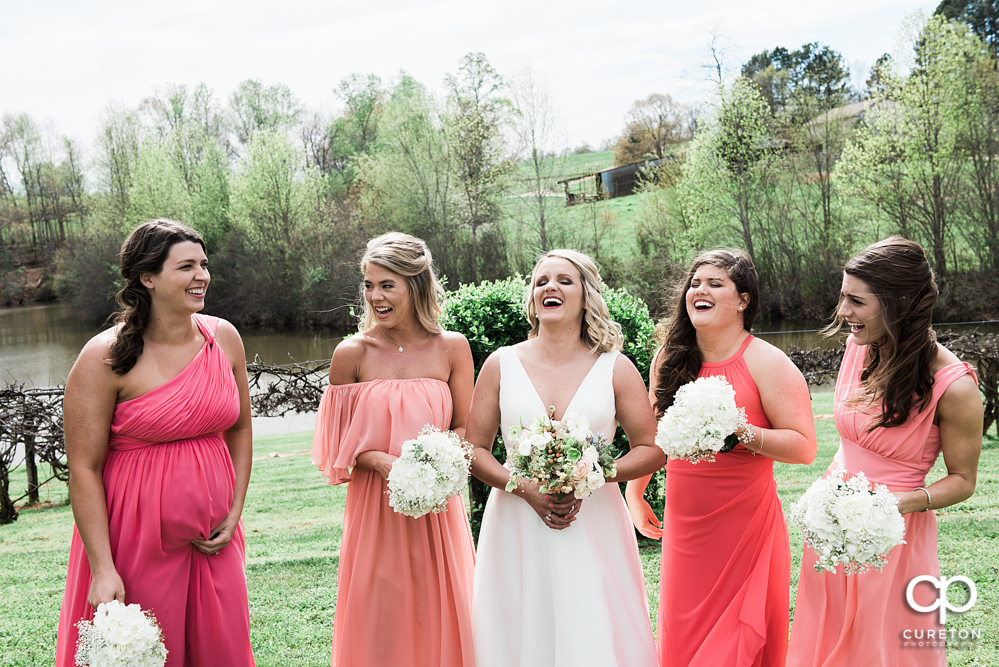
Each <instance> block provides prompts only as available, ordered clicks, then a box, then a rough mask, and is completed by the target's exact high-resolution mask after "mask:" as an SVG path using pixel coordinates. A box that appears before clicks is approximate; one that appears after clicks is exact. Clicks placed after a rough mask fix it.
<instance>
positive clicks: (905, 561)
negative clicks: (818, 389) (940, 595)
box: [787, 336, 975, 667]
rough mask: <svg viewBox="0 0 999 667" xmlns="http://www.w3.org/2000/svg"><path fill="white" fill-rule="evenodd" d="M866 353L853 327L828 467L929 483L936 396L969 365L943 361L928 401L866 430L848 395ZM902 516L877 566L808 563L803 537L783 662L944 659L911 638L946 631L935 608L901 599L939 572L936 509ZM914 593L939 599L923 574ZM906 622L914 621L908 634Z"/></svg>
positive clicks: (903, 486)
mask: <svg viewBox="0 0 999 667" xmlns="http://www.w3.org/2000/svg"><path fill="white" fill-rule="evenodd" d="M866 355H867V346H866V345H857V344H855V343H854V342H853V337H852V336H851V337H850V338H849V339H848V340H847V344H846V354H845V355H844V357H843V364H842V366H840V371H839V378H838V379H837V381H836V394H835V397H834V401H835V403H834V411H835V415H836V428H837V430H839V434H840V445H839V451H838V452H837V453H836V456H835V457H834V459H833V463H832V466H830V468H832V467H834V466H835V465H836V464H837V463H841V464H843V467H844V468H846V469H847V471H849V472H851V473H858V472H861V471H863V472H864V474H865V475H866V476H867V479H868V480H870V481H871V483H876V484H884V485H886V486H887V487H888V489H889V490H891V491H911V490H913V489H914V488H916V487H919V486H926V473H927V472H929V470H930V468H932V467H933V464H934V462H935V461H936V460H937V456H938V455H939V454H940V429H939V427H937V426H935V425H934V424H933V417H934V415H935V413H936V406H937V402H938V401H939V400H940V397H941V396H943V393H944V392H945V391H947V388H948V387H949V386H950V385H951V383H952V382H954V380H957V379H958V378H960V377H962V376H964V375H966V374H971V375H974V373H975V371H974V367H973V366H971V365H970V364H967V363H964V362H959V363H955V364H951V365H950V366H946V367H944V368H941V369H940V370H939V371H937V373H936V375H935V376H934V381H933V394H932V398H931V400H930V403H929V405H928V406H927V407H926V408H924V409H923V410H922V411H921V412H919V413H916V414H914V415H911V417H910V419H909V422H908V423H906V424H904V425H902V426H896V427H893V428H876V429H874V430H873V431H871V432H868V431H867V428H866V424H867V421H868V419H869V418H870V417H869V415H868V414H865V412H864V411H862V410H858V409H856V408H854V407H852V406H850V405H847V403H846V401H847V400H848V399H849V398H850V397H851V396H853V395H854V394H856V392H858V391H859V390H860V386H861V381H860V374H861V372H863V370H864V359H865V357H866ZM827 474H828V473H827ZM903 518H904V519H905V544H900V545H899V546H897V547H895V548H894V549H892V550H891V551H890V552H888V563H887V564H886V565H885V567H884V570H883V571H881V572H877V571H871V572H866V573H864V574H855V575H850V576H847V575H845V574H843V573H842V569H840V570H839V571H838V572H836V573H835V574H833V573H828V572H822V573H819V572H816V571H815V568H814V565H815V561H816V560H817V557H816V555H815V552H813V551H812V550H811V549H810V548H808V547H807V546H806V547H805V553H804V556H803V557H802V560H801V577H800V579H799V582H798V597H797V602H796V603H795V606H794V627H793V628H792V629H791V646H790V649H789V651H788V659H787V664H788V665H789V666H794V667H854V666H856V665H860V666H862V667H924V666H929V665H938V666H941V667H942V666H943V665H946V664H947V656H946V652H945V649H944V647H943V646H941V645H939V642H926V641H924V642H920V641H918V640H917V639H916V638H915V637H916V636H917V635H918V636H921V637H923V638H924V639H925V638H926V637H927V634H926V632H927V631H932V632H933V634H934V636H935V635H936V634H937V633H938V632H942V631H943V626H941V625H939V624H938V622H937V620H938V616H937V614H936V613H921V612H916V611H913V610H912V609H910V608H909V605H908V603H907V602H906V599H905V591H906V588H907V586H908V584H909V581H911V580H912V579H913V578H914V577H917V576H919V575H930V576H933V577H939V576H940V564H939V561H938V560H937V518H936V515H935V514H934V513H933V512H932V511H930V512H913V513H910V514H906V515H904V517H903ZM953 574H961V573H953ZM913 597H914V598H915V601H916V603H917V604H919V605H921V606H928V605H929V604H931V603H932V602H934V601H935V600H936V599H937V590H936V589H935V588H934V587H932V586H931V585H930V584H927V583H923V584H919V585H918V586H916V587H915V588H914V589H913ZM906 630H909V631H910V632H909V633H908V634H909V635H910V638H908V639H907V638H906V636H905V634H906ZM917 631H918V632H917ZM920 643H922V644H923V645H922V646H920V645H919V644H920ZM933 643H936V644H937V645H936V646H934V645H932V644H933Z"/></svg>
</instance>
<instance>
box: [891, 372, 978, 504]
mask: <svg viewBox="0 0 999 667" xmlns="http://www.w3.org/2000/svg"><path fill="white" fill-rule="evenodd" d="M982 415H983V410H982V396H981V394H980V393H979V392H978V383H977V382H975V378H974V377H973V376H971V375H965V376H963V377H960V378H958V379H957V380H954V382H953V383H952V384H951V385H950V386H949V387H947V391H945V392H944V394H943V396H941V397H940V401H939V402H938V403H937V414H936V417H937V423H938V424H939V426H940V445H941V449H942V451H943V459H944V464H945V465H946V466H947V475H946V476H945V477H943V478H942V479H940V480H938V481H937V482H935V483H933V484H931V485H930V486H928V487H927V492H928V495H927V493H923V491H920V490H915V491H908V492H905V493H896V494H895V495H896V496H897V497H898V499H899V503H898V511H899V512H901V513H902V514H907V513H909V512H920V511H922V510H925V509H940V508H942V507H949V506H951V505H955V504H957V503H959V502H961V501H962V500H967V499H968V498H970V497H971V495H972V494H973V493H974V492H975V484H976V482H977V479H978V457H979V456H980V455H981V453H982V419H983V416H982ZM930 497H932V499H933V501H932V502H927V501H928V500H929V498H930Z"/></svg>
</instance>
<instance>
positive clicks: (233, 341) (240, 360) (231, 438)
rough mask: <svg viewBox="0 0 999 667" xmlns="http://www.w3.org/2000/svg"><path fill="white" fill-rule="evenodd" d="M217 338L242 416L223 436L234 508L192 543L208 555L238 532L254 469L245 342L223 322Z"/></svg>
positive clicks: (216, 551) (220, 324)
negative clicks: (232, 479)
mask: <svg viewBox="0 0 999 667" xmlns="http://www.w3.org/2000/svg"><path fill="white" fill-rule="evenodd" d="M215 339H216V340H217V341H218V343H219V345H221V346H222V351H223V352H225V356H226V359H228V360H229V363H230V365H231V366H232V374H233V377H234V378H235V380H236V388H237V390H238V392H239V417H238V418H237V419H236V423H235V424H233V425H232V426H231V427H229V429H228V430H227V431H225V432H224V433H223V434H222V439H223V440H225V444H226V448H227V449H228V450H229V457H230V458H231V459H232V467H233V469H234V470H235V473H236V482H235V484H234V486H233V497H232V506H231V507H230V508H229V514H228V515H227V516H226V517H225V518H224V519H222V521H221V522H220V523H219V524H218V525H217V526H213V527H212V532H211V534H210V535H205V537H204V539H200V540H192V541H191V543H192V544H194V547H195V548H196V549H197V550H198V551H200V552H201V553H204V554H214V553H218V552H219V551H220V550H221V549H223V548H224V547H225V546H226V545H227V544H229V541H230V540H231V539H232V536H233V535H235V533H236V527H237V526H238V525H239V518H240V517H241V516H242V515H243V503H244V502H245V501H246V489H247V487H249V485H250V469H251V468H252V466H253V421H252V418H251V415H250V386H249V381H248V379H247V377H246V352H245V351H244V349H243V339H242V338H240V337H239V332H238V331H236V327H234V326H232V325H231V324H229V322H227V321H225V320H222V319H220V320H219V323H218V328H217V329H216V331H215Z"/></svg>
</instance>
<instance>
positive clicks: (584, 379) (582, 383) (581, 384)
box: [509, 347, 609, 421]
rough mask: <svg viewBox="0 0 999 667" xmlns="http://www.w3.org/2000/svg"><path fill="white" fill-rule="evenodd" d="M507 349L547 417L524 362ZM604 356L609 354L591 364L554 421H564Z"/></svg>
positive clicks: (552, 416)
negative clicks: (580, 391)
mask: <svg viewBox="0 0 999 667" xmlns="http://www.w3.org/2000/svg"><path fill="white" fill-rule="evenodd" d="M509 349H510V354H512V355H513V356H514V358H515V359H516V360H517V365H518V366H520V370H521V372H522V373H523V374H524V377H525V378H527V384H529V385H531V390H532V391H533V392H534V396H535V398H537V399H538V403H539V404H540V405H541V409H542V412H544V414H546V415H548V414H549V413H548V406H547V405H545V402H544V400H543V399H542V398H541V394H539V393H538V388H537V387H535V386H534V381H533V380H531V376H530V374H529V373H528V372H527V368H526V367H525V366H524V362H523V361H521V359H520V355H519V354H517V351H516V350H514V349H513V348H512V347H511V348H509ZM605 354H609V353H608V352H603V353H601V354H600V355H599V356H598V357H597V360H596V361H594V362H593V365H592V366H590V370H588V371H586V375H584V376H583V379H582V380H581V381H580V383H579V386H577V387H576V391H575V392H573V394H572V398H571V399H569V402H568V403H567V404H566V406H565V410H563V411H562V415H561V416H560V417H559V419H557V420H556V421H561V420H562V419H565V416H566V415H567V414H569V408H571V407H572V405H573V403H575V402H576V397H577V396H579V390H580V389H582V388H583V385H584V384H586V381H587V380H589V379H590V376H591V375H593V370H594V369H595V368H596V367H597V364H599V363H600V360H601V359H602V358H603V356H604V355H605ZM556 407H557V406H556ZM550 418H551V419H555V416H554V415H550Z"/></svg>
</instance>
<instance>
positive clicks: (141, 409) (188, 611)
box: [56, 315, 254, 667]
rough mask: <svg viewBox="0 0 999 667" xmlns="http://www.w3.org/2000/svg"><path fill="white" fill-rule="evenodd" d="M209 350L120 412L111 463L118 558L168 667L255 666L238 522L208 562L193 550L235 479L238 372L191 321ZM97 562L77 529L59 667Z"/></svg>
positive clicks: (111, 517) (66, 658)
mask: <svg viewBox="0 0 999 667" xmlns="http://www.w3.org/2000/svg"><path fill="white" fill-rule="evenodd" d="M194 319H195V321H196V322H197V324H198V327H199V328H200V330H201V333H202V335H204V337H205V344H204V345H203V346H202V348H201V350H200V351H199V352H198V354H197V355H196V356H195V357H194V359H193V360H192V361H191V363H190V364H188V365H187V367H186V368H185V369H184V370H183V371H181V372H180V374H179V375H177V376H176V377H175V378H173V379H172V380H170V381H168V382H166V383H165V384H162V385H160V386H159V387H157V388H155V389H153V390H152V391H149V392H147V393H145V394H143V395H142V396H139V397H138V398H134V399H132V400H129V401H124V402H122V403H119V404H118V405H117V406H115V411H114V417H113V419H112V421H111V435H110V438H109V441H108V452H107V456H106V457H105V459H104V493H105V495H106V497H107V508H108V531H109V537H110V542H111V556H112V558H113V559H114V565H115V568H116V569H117V571H118V574H119V575H120V576H121V579H122V582H123V583H124V584H125V602H126V603H128V604H131V603H138V604H139V605H140V606H141V607H142V608H143V609H145V610H150V611H152V612H153V614H154V615H155V616H156V620H157V621H158V622H159V624H160V627H161V628H162V629H163V639H164V642H165V644H166V648H167V651H168V654H167V663H166V664H167V665H168V666H170V667H181V666H184V667H187V666H191V667H197V666H201V665H204V666H205V667H208V666H211V667H215V666H221V665H226V666H227V667H228V666H234V667H243V666H245V665H253V664H254V661H253V653H252V651H251V649H250V611H249V604H248V599H247V591H246V574H245V570H244V561H245V546H244V542H243V526H242V522H240V525H239V527H238V528H237V530H236V533H235V534H234V535H233V538H232V540H231V541H230V542H229V544H228V545H227V546H226V547H225V548H224V549H222V550H221V551H220V552H218V554H215V555H211V556H207V555H205V554H203V553H201V552H200V551H198V550H197V549H195V548H194V546H193V545H192V544H191V540H195V539H205V538H208V537H211V535H210V534H209V533H210V531H211V530H212V528H214V527H215V526H216V525H217V524H218V523H219V521H221V520H222V519H223V518H225V516H226V515H227V514H228V513H229V510H230V509H231V507H232V500H233V495H234V485H235V480H236V475H235V471H234V469H233V465H232V459H231V458H230V457H229V450H228V449H227V448H226V444H225V442H224V441H223V440H222V436H221V432H222V431H225V430H226V429H228V428H229V427H231V426H232V425H233V424H234V423H236V419H237V418H238V417H239V394H238V391H237V388H236V381H235V378H234V377H233V374H232V368H231V367H230V365H229V362H228V361H227V360H226V357H225V354H224V353H223V352H222V346H221V345H219V344H217V343H216V342H215V328H216V327H217V326H218V320H217V319H215V318H210V317H202V316H200V315H194ZM90 583H91V576H90V563H89V561H88V560H87V553H86V550H85V549H84V547H83V541H82V540H81V539H80V534H79V532H78V531H77V530H76V528H75V527H74V529H73V541H72V545H71V547H70V554H69V572H68V573H67V575H66V592H65V594H64V596H63V600H62V611H61V613H60V615H59V636H58V642H57V646H56V665H57V667H70V666H71V665H75V664H76V663H75V658H74V654H75V652H76V640H77V627H76V624H77V623H78V622H79V621H81V620H85V619H87V620H89V619H91V618H93V608H92V607H91V606H90V605H89V604H88V603H87V595H88V593H89V590H90Z"/></svg>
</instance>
